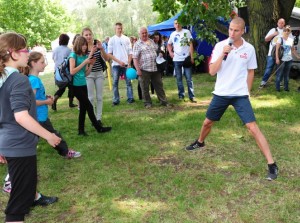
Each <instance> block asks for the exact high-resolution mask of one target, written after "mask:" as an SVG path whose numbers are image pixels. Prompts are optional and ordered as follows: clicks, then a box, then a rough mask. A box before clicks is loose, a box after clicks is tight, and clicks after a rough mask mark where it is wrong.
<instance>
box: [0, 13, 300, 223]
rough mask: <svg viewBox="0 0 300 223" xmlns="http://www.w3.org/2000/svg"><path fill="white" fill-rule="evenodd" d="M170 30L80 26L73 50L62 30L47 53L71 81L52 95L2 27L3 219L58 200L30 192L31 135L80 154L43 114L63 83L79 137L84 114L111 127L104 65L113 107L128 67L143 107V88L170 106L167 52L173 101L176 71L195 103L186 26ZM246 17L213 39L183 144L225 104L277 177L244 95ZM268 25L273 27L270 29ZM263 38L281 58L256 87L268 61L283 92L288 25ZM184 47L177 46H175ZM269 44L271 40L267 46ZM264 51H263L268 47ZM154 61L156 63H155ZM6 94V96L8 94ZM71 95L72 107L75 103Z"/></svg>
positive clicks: (248, 48)
mask: <svg viewBox="0 0 300 223" xmlns="http://www.w3.org/2000/svg"><path fill="white" fill-rule="evenodd" d="M174 28H175V31H174V32H173V33H172V34H171V35H170V38H169V39H168V40H165V41H163V37H162V36H161V35H160V34H159V33H157V32H156V33H154V34H153V35H152V36H150V35H149V33H148V31H147V28H145V27H141V28H140V29H139V38H136V37H134V36H132V37H127V36H126V35H124V32H123V25H122V23H116V24H115V35H114V36H112V37H105V40H104V41H103V42H101V41H99V40H97V39H95V38H94V34H93V32H92V30H91V29H90V28H87V27H86V28H83V29H82V32H81V34H80V35H76V36H75V38H74V40H73V48H72V49H69V48H68V43H69V36H68V35H66V34H61V35H60V37H59V46H58V47H57V48H56V49H55V50H54V51H53V60H54V62H55V68H56V67H58V66H59V65H60V64H61V63H62V61H63V60H64V58H66V57H69V61H70V73H71V75H73V83H72V84H69V85H64V86H58V90H57V91H56V92H55V94H54V96H53V97H52V96H49V95H47V94H46V90H45V86H44V85H43V83H42V81H41V79H40V78H39V73H40V72H43V71H44V68H45V66H46V61H45V59H44V56H43V54H42V53H40V52H30V53H29V51H28V48H27V40H26V38H25V37H24V36H22V35H21V34H17V33H13V32H9V33H5V34H2V35H0V59H1V60H0V111H1V112H0V125H1V128H0V163H5V164H7V166H8V175H7V177H6V180H5V185H4V188H3V189H4V191H5V192H7V193H9V194H10V198H9V201H8V204H7V207H6V209H5V214H6V222H23V221H24V216H25V214H27V213H28V212H29V210H30V207H31V206H32V205H48V204H51V203H54V202H56V201H57V200H58V198H57V197H51V196H45V195H42V194H41V193H39V192H37V188H36V185H37V157H36V146H37V143H38V138H39V137H41V138H44V139H46V140H47V142H48V143H49V144H50V145H51V146H52V147H54V148H55V149H56V150H57V152H58V154H59V155H60V156H62V157H65V158H68V159H73V158H78V157H80V156H81V153H80V152H79V151H76V150H74V149H71V148H69V147H68V145H67V142H66V140H65V139H63V137H62V134H61V133H59V132H58V131H57V130H55V128H54V127H53V125H52V123H51V121H50V118H49V117H48V106H51V108H52V109H53V110H54V111H57V101H58V99H59V98H60V97H61V96H62V94H63V93H64V92H65V90H66V88H68V92H69V93H68V98H69V107H70V108H74V107H78V109H79V115H78V135H79V136H87V135H88V134H87V132H86V131H85V117H86V113H88V117H89V119H90V121H91V123H92V125H93V127H94V128H95V130H96V131H97V132H98V133H105V132H110V131H111V130H112V127H105V126H104V125H103V116H102V111H103V94H105V92H104V81H105V77H106V75H108V74H106V69H107V68H108V67H109V68H110V66H111V69H112V77H113V98H112V105H113V106H120V103H121V99H120V95H119V81H120V80H121V79H122V77H123V78H124V80H125V82H126V93H127V99H126V101H127V103H128V104H132V103H135V99H134V94H133V89H132V84H131V80H130V79H128V78H127V77H126V75H124V74H126V70H127V69H128V68H130V67H134V68H135V69H136V71H137V76H138V81H139V86H140V99H142V100H143V103H144V106H145V108H146V109H150V108H151V107H152V106H153V105H152V99H151V96H150V89H149V88H150V86H151V87H152V88H153V90H154V91H152V93H154V92H155V93H156V95H157V98H158V100H159V102H160V105H161V106H172V105H171V104H170V103H169V102H168V99H167V96H166V93H165V90H164V87H163V80H162V76H163V75H164V72H165V69H166V65H165V64H164V63H161V61H163V62H165V60H166V59H167V58H166V55H167V54H168V55H169V56H170V58H171V59H172V61H173V64H174V70H175V76H176V82H177V89H178V100H185V96H186V94H185V89H184V84H183V80H182V79H183V78H182V77H183V76H184V77H185V79H186V83H187V93H188V94H187V95H188V98H189V101H190V102H191V103H197V102H196V99H195V94H194V86H193V81H192V66H193V64H194V48H193V44H192V35H191V33H190V31H189V30H187V29H184V28H182V26H181V25H180V23H179V22H178V21H177V20H175V22H174ZM244 28H245V22H244V20H243V19H242V18H239V17H236V18H234V19H232V21H231V22H230V26H229V31H228V34H229V38H228V39H226V40H224V41H221V42H219V43H217V44H216V46H215V48H214V50H213V53H212V59H211V62H210V71H209V73H210V75H212V76H215V75H217V79H216V84H215V89H214V91H213V98H212V101H211V103H210V105H209V108H208V110H207V112H206V118H205V120H204V122H203V125H202V127H201V131H200V135H199V137H198V139H197V140H196V141H195V142H193V143H192V144H191V145H189V146H187V147H186V148H185V149H186V150H187V151H194V150H197V149H201V148H203V147H204V146H205V142H204V140H205V139H206V137H207V136H208V134H209V133H210V131H211V129H212V126H213V124H214V122H216V121H219V120H220V119H221V117H222V115H223V114H224V112H225V111H226V109H227V108H228V106H230V105H232V106H233V107H234V109H235V110H236V112H237V114H238V115H239V117H240V119H241V120H242V121H243V123H244V125H245V126H246V127H247V129H248V130H249V132H250V133H251V135H252V136H253V137H254V139H255V141H256V143H257V145H258V147H259V148H260V150H261V152H262V153H263V155H264V156H265V158H266V161H267V165H268V169H269V171H268V175H267V179H268V180H274V179H276V178H277V175H278V167H277V164H276V163H275V161H274V160H273V157H272V154H271V151H270V148H269V144H268V141H267V139H266V138H265V136H264V135H263V133H262V132H261V131H260V129H259V127H258V125H257V123H256V118H255V116H254V112H253V109H252V106H251V103H250V100H249V92H250V90H251V88H252V83H253V79H254V70H255V69H256V68H257V61H256V54H255V49H254V47H253V46H252V45H251V44H250V43H248V42H246V41H245V40H244V39H243V38H242V35H243V34H244V30H245V29H244ZM274 30H275V29H274ZM274 30H272V32H271V31H270V33H271V34H268V35H267V36H266V41H271V40H273V39H274V37H275V36H277V35H282V37H280V38H282V39H283V42H280V40H279V39H280V38H277V40H275V39H274V41H271V43H270V47H273V45H274V43H275V45H276V48H278V47H279V46H280V45H281V44H282V45H283V46H284V56H283V57H282V59H281V61H283V62H281V61H280V59H279V57H278V49H277V50H276V52H277V55H276V59H275V60H274V59H273V60H272V61H271V59H270V58H269V57H270V55H268V58H267V69H266V72H265V74H264V76H263V79H262V82H261V87H264V86H265V85H266V84H267V82H268V79H269V77H270V74H271V71H272V67H273V65H274V64H277V65H279V66H280V64H281V63H284V65H283V66H282V67H280V68H279V69H278V71H277V75H278V77H277V78H276V89H277V90H278V91H280V85H279V84H280V81H281V79H282V77H283V78H284V90H286V91H288V90H289V88H288V77H286V73H287V70H288V69H289V67H290V61H291V53H294V54H295V55H296V56H297V57H298V55H297V54H296V53H295V51H294V50H293V41H291V39H290V37H289V35H290V32H291V30H290V27H288V26H285V24H284V20H282V19H280V20H279V21H278V28H277V29H276V30H275V31H274ZM183 42H184V43H185V44H182V43H183ZM272 42H274V43H272ZM229 43H230V44H229ZM269 54H270V51H269ZM158 61H160V62H158ZM8 95H10V97H8ZM74 98H76V99H77V100H78V105H75V104H74Z"/></svg>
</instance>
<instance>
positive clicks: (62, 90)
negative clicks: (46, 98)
mask: <svg viewBox="0 0 300 223" xmlns="http://www.w3.org/2000/svg"><path fill="white" fill-rule="evenodd" d="M66 88H69V91H68V98H71V99H73V98H74V90H73V86H72V85H66V86H64V87H61V86H58V90H57V91H56V92H55V94H54V96H58V97H61V96H62V95H63V94H64V93H65V90H66Z"/></svg>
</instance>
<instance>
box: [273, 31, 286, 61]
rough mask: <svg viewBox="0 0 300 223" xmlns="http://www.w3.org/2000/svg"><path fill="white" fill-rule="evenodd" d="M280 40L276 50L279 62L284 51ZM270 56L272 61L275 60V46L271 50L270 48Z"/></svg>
mask: <svg viewBox="0 0 300 223" xmlns="http://www.w3.org/2000/svg"><path fill="white" fill-rule="evenodd" d="M280 39H281V44H280V47H279V49H278V56H279V60H281V58H282V57H283V51H284V49H283V46H282V45H283V39H282V37H280ZM271 56H272V58H273V60H276V45H275V46H273V48H272V51H271Z"/></svg>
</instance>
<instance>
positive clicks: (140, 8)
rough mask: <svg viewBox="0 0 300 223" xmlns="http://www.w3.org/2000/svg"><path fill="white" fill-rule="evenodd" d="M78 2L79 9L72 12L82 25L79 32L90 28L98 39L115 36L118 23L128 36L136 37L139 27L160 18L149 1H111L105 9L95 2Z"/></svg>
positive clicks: (77, 21)
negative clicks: (115, 25)
mask: <svg viewBox="0 0 300 223" xmlns="http://www.w3.org/2000/svg"><path fill="white" fill-rule="evenodd" d="M65 1H67V0H65ZM70 1H71V0H70ZM72 1H74V0H72ZM77 1H78V4H76V6H77V7H76V8H74V9H72V10H71V13H72V15H73V18H74V17H75V19H76V23H77V24H80V26H78V29H77V32H81V29H82V28H83V27H84V26H88V27H90V28H91V29H92V30H93V32H94V35H95V36H96V37H97V38H104V37H105V36H112V35H114V33H115V31H114V24H115V23H116V22H121V23H122V24H123V28H124V32H125V34H126V35H129V36H131V35H135V36H136V35H137V33H138V28H139V27H141V26H147V25H148V24H154V23H156V21H157V17H158V13H157V12H154V13H153V12H152V6H151V5H149V0H131V1H121V2H119V3H118V2H112V1H111V0H110V1H108V2H107V3H106V7H105V8H103V7H98V5H97V4H96V3H93V2H91V3H90V4H85V5H84V4H83V2H82V1H81V3H80V0H77ZM145 12H151V13H145Z"/></svg>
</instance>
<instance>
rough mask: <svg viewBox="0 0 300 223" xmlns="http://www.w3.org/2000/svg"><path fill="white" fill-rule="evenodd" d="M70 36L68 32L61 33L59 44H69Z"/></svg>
mask: <svg viewBox="0 0 300 223" xmlns="http://www.w3.org/2000/svg"><path fill="white" fill-rule="evenodd" d="M69 40H70V37H69V36H68V35H67V34H64V33H62V34H60V36H59V40H58V44H59V45H60V46H67V45H68V43H69Z"/></svg>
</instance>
